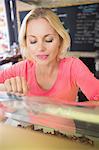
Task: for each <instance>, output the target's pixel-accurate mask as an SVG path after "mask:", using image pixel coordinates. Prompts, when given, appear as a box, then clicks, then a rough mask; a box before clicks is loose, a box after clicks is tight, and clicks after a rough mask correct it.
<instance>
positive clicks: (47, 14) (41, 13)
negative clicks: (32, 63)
mask: <svg viewBox="0 0 99 150" xmlns="http://www.w3.org/2000/svg"><path fill="white" fill-rule="evenodd" d="M37 18H45V19H46V20H47V21H48V22H49V23H50V25H51V26H52V27H53V28H54V29H55V30H56V32H57V33H58V34H59V36H60V37H61V39H62V40H61V42H62V44H61V50H60V53H59V55H58V58H59V59H62V58H64V57H66V52H67V49H69V48H70V41H71V40H70V36H69V34H68V31H67V30H66V29H65V28H64V27H63V25H62V23H61V21H60V19H59V17H58V16H57V15H56V14H55V13H54V12H53V11H52V10H50V9H48V8H34V9H33V10H31V11H30V12H29V13H28V14H27V15H26V16H25V18H24V20H23V22H22V25H21V28H20V32H19V45H20V49H21V52H22V56H23V58H30V56H29V53H28V50H27V46H26V27H27V22H29V21H30V20H33V19H37Z"/></svg>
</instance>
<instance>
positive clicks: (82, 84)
mask: <svg viewBox="0 0 99 150" xmlns="http://www.w3.org/2000/svg"><path fill="white" fill-rule="evenodd" d="M72 76H73V78H74V80H75V82H76V84H77V86H78V87H79V88H80V89H81V91H82V92H83V93H84V94H85V96H86V97H87V98H88V99H89V100H99V80H98V79H96V78H95V77H94V74H92V73H91V72H90V70H89V69H88V67H87V66H86V65H85V64H84V63H83V62H82V61H81V60H79V59H77V58H75V60H74V62H73V67H72Z"/></svg>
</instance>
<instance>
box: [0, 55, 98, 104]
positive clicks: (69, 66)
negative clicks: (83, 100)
mask: <svg viewBox="0 0 99 150" xmlns="http://www.w3.org/2000/svg"><path fill="white" fill-rule="evenodd" d="M16 76H23V77H24V78H25V79H26V80H27V84H28V87H29V91H28V93H27V95H28V96H48V97H53V98H55V99H60V100H63V101H65V100H66V101H69V102H74V101H75V100H76V97H77V93H78V90H79V88H80V89H81V91H82V92H83V93H84V95H85V96H86V97H87V98H88V99H89V100H99V80H98V79H96V78H95V77H94V75H93V74H92V73H91V72H90V70H89V69H88V68H87V67H86V65H85V64H84V63H83V62H82V61H81V60H80V59H78V58H75V57H68V58H65V59H62V60H61V61H60V64H59V71H58V76H57V79H56V81H55V83H54V85H53V86H52V87H51V88H50V89H49V90H44V89H42V88H41V87H40V86H39V85H38V83H37V81H36V76H35V63H33V62H32V61H29V60H24V61H21V62H18V63H16V64H14V65H12V67H11V68H10V69H6V70H2V71H0V83H3V82H4V81H5V80H6V79H8V78H11V77H16Z"/></svg>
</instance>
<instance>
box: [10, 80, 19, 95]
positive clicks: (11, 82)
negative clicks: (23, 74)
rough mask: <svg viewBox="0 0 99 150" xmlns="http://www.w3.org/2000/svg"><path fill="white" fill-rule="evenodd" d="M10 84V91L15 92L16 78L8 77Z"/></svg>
mask: <svg viewBox="0 0 99 150" xmlns="http://www.w3.org/2000/svg"><path fill="white" fill-rule="evenodd" d="M9 80H10V85H11V89H12V92H14V93H15V92H17V85H16V79H15V78H10V79H9Z"/></svg>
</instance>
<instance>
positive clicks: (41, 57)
mask: <svg viewBox="0 0 99 150" xmlns="http://www.w3.org/2000/svg"><path fill="white" fill-rule="evenodd" d="M37 57H38V58H39V59H42V60H45V59H47V58H48V55H37Z"/></svg>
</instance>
